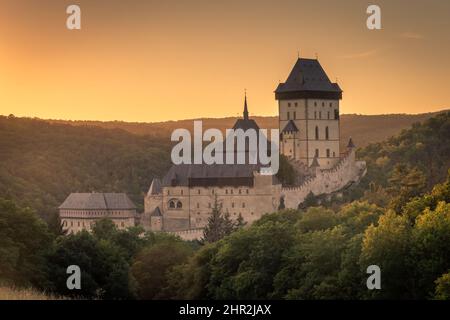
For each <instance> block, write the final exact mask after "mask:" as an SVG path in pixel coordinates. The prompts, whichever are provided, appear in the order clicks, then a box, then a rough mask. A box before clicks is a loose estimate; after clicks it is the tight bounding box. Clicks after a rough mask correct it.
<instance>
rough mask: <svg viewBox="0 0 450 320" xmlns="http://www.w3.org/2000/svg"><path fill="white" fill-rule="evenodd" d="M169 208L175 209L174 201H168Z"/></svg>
mask: <svg viewBox="0 0 450 320" xmlns="http://www.w3.org/2000/svg"><path fill="white" fill-rule="evenodd" d="M169 208H170V209H175V201H174V200H170V201H169Z"/></svg>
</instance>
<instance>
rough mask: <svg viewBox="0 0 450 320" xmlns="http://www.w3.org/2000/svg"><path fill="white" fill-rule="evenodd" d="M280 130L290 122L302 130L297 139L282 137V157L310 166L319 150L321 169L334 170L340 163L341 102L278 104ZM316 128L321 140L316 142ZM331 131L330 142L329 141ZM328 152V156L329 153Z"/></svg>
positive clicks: (283, 101) (306, 100)
mask: <svg viewBox="0 0 450 320" xmlns="http://www.w3.org/2000/svg"><path fill="white" fill-rule="evenodd" d="M278 106H279V128H280V132H281V131H282V130H283V129H284V127H285V126H286V124H287V123H288V122H289V120H292V121H294V123H295V125H296V126H297V128H298V129H299V132H297V133H296V134H295V135H292V134H290V135H283V139H282V140H281V141H280V150H281V153H283V154H284V155H286V156H288V157H292V158H295V159H297V160H300V161H302V162H304V163H305V164H307V165H308V166H309V165H310V164H311V163H312V160H313V159H314V156H315V153H316V149H317V150H318V153H319V157H318V161H319V164H320V166H321V167H322V169H324V168H326V169H328V168H332V167H333V166H335V165H336V163H337V162H339V160H340V150H339V139H340V130H339V117H337V118H336V113H337V115H339V100H320V99H297V100H295V99H294V100H279V101H278ZM316 127H317V128H318V138H316ZM326 128H328V138H327V137H326ZM327 150H328V152H327Z"/></svg>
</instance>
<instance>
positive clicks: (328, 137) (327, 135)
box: [325, 127, 330, 140]
mask: <svg viewBox="0 0 450 320" xmlns="http://www.w3.org/2000/svg"><path fill="white" fill-rule="evenodd" d="M325 139H327V140H329V139H330V135H329V130H328V127H326V128H325Z"/></svg>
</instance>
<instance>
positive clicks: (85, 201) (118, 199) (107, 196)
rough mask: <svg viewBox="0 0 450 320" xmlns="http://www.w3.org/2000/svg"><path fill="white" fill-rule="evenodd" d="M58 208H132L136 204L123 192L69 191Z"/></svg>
mask: <svg viewBox="0 0 450 320" xmlns="http://www.w3.org/2000/svg"><path fill="white" fill-rule="evenodd" d="M59 209H74V210H88V209H94V210H133V209H136V206H135V205H134V203H133V202H132V201H131V200H130V198H128V196H127V195H126V194H125V193H71V194H70V195H69V196H68V197H67V198H66V200H64V202H63V203H62V204H61V205H60V206H59Z"/></svg>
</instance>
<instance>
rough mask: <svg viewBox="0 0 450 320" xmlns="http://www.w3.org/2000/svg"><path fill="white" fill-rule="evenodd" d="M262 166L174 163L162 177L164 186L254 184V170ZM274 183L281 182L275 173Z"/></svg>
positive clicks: (258, 169)
mask: <svg viewBox="0 0 450 320" xmlns="http://www.w3.org/2000/svg"><path fill="white" fill-rule="evenodd" d="M261 167H263V166H262V165H260V164H211V165H207V164H180V165H173V166H172V167H171V168H170V169H169V171H168V172H167V174H166V175H165V176H164V178H163V179H162V186H163V187H170V186H200V185H204V186H232V185H233V186H235V185H252V183H253V176H254V172H255V171H257V172H259V171H260V169H261ZM264 167H265V166H264ZM272 183H273V184H277V183H279V182H278V180H277V178H276V176H275V175H273V176H272Z"/></svg>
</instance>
